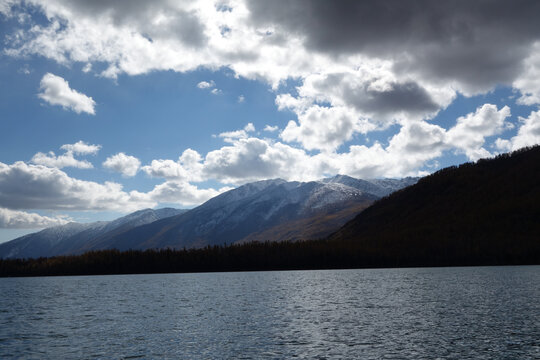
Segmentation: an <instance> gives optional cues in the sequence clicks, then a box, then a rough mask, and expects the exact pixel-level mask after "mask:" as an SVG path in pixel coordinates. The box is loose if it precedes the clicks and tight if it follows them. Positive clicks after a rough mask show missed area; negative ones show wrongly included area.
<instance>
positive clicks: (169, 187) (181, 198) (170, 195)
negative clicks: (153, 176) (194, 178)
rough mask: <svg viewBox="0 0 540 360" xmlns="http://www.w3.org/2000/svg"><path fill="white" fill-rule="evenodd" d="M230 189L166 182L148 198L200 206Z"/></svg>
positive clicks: (150, 193) (158, 186)
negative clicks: (203, 187)
mask: <svg viewBox="0 0 540 360" xmlns="http://www.w3.org/2000/svg"><path fill="white" fill-rule="evenodd" d="M230 189H232V188H230V187H223V188H221V189H219V190H215V189H199V188H198V187H197V186H195V185H193V184H190V183H188V182H183V181H166V182H164V183H163V184H160V185H157V186H156V187H155V188H154V189H153V190H152V191H150V192H149V193H148V196H149V197H150V198H152V199H153V200H155V201H158V202H166V203H179V204H182V205H185V206H190V205H199V204H201V203H203V202H205V201H207V200H210V199H211V198H213V197H215V196H217V195H219V194H220V193H222V192H224V191H227V190H230Z"/></svg>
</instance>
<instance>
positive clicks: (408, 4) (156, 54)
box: [0, 0, 540, 242]
mask: <svg viewBox="0 0 540 360" xmlns="http://www.w3.org/2000/svg"><path fill="white" fill-rule="evenodd" d="M539 16H540V2H538V1H521V0H516V1H512V2H509V1H496V0H493V1H475V2H465V1H445V2H440V1H427V0H426V1H424V0H419V1H398V0H394V1H386V0H381V1H376V2H375V1H373V2H368V1H366V2H360V1H323V0H298V1H284V0H274V1H251V0H246V1H243V0H231V1H226V0H223V1H221V0H218V1H215V0H209V1H171V0H156V1H145V0H130V1H127V0H125V1H120V0H116V1H115V0H112V1H101V0H99V1H84V0H72V1H67V0H29V1H14V0H0V35H1V38H2V43H1V46H2V48H1V52H0V81H1V84H2V86H1V87H0V242H3V241H7V240H11V239H13V238H15V237H17V236H20V235H23V234H26V233H29V232H35V231H37V230H39V229H42V228H45V227H49V226H55V225H62V224H65V223H67V222H69V221H80V222H88V221H96V220H111V219H113V218H116V217H118V216H121V215H123V214H126V213H129V212H132V211H135V210H138V209H143V208H159V207H166V206H171V207H176V208H191V207H194V206H196V205H198V204H201V203H202V202H204V201H206V200H208V199H210V198H212V197H214V196H216V195H218V194H219V193H221V192H223V191H227V190H229V189H232V188H234V187H236V186H239V185H241V184H244V183H247V182H251V181H257V180H263V179H269V178H283V179H286V180H298V181H309V180H315V179H319V178H323V177H327V176H332V175H336V174H346V175H349V176H353V177H357V178H384V177H391V178H400V177H405V176H423V175H426V174H430V173H432V172H434V171H436V170H438V169H440V168H443V167H446V166H450V165H457V164H461V163H464V162H468V161H476V160H478V159H480V158H485V157H492V156H496V155H497V154H500V153H504V152H508V151H512V150H515V149H519V148H521V147H523V146H531V145H535V144H538V143H540V111H539V107H538V105H539V104H540V81H539V80H540V21H538V18H539Z"/></svg>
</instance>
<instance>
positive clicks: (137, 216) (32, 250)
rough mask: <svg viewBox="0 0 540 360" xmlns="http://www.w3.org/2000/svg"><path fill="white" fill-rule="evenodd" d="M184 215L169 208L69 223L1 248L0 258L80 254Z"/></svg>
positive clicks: (0, 245) (7, 243)
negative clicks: (128, 233) (109, 218)
mask: <svg viewBox="0 0 540 360" xmlns="http://www.w3.org/2000/svg"><path fill="white" fill-rule="evenodd" d="M186 211H187V210H180V209H172V208H164V209H157V210H152V209H145V210H140V211H136V212H134V213H131V214H129V215H126V216H124V217H121V218H118V219H116V220H114V221H97V222H92V223H75V222H72V223H69V224H66V225H61V226H54V227H51V228H47V229H44V230H42V231H39V232H36V233H33V234H28V235H25V236H22V237H19V238H17V239H15V240H11V241H8V242H6V243H3V244H0V258H36V257H42V256H43V257H48V256H54V255H64V254H79V253H82V252H84V251H87V250H90V249H94V248H99V247H100V246H102V244H107V242H108V241H109V240H110V239H111V238H112V237H114V236H116V235H118V234H121V233H122V232H124V231H127V230H130V229H132V228H135V227H138V226H141V225H144V224H148V223H151V222H154V221H156V220H159V219H163V218H166V217H170V216H174V215H179V214H182V213H185V212H186Z"/></svg>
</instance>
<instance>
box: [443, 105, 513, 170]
mask: <svg viewBox="0 0 540 360" xmlns="http://www.w3.org/2000/svg"><path fill="white" fill-rule="evenodd" d="M509 116H510V108H509V107H508V106H504V107H503V108H502V109H501V110H497V107H496V106H495V105H492V104H485V105H483V106H482V107H479V108H478V109H477V110H476V112H475V113H474V114H473V113H471V114H468V115H466V116H462V117H460V118H458V119H457V124H456V126H454V127H453V128H452V129H450V130H449V131H448V134H447V137H448V140H447V142H448V145H449V146H453V147H455V148H458V149H460V150H461V151H463V152H465V154H466V155H467V157H468V158H469V159H471V160H478V159H480V158H482V157H488V156H490V155H491V154H490V153H489V151H487V150H486V149H484V148H483V145H484V143H485V139H486V137H488V136H493V135H497V134H500V133H501V132H503V131H504V130H505V128H507V125H506V124H505V120H506V118H508V117H509Z"/></svg>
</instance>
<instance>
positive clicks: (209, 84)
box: [197, 80, 216, 89]
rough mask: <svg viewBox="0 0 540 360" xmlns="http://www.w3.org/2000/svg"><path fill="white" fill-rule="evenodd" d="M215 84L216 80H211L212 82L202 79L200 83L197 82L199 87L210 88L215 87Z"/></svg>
mask: <svg viewBox="0 0 540 360" xmlns="http://www.w3.org/2000/svg"><path fill="white" fill-rule="evenodd" d="M214 86H216V83H215V82H214V80H210V82H208V81H201V82H200V83H198V84H197V87H198V88H199V89H209V88H213V87H214Z"/></svg>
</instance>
